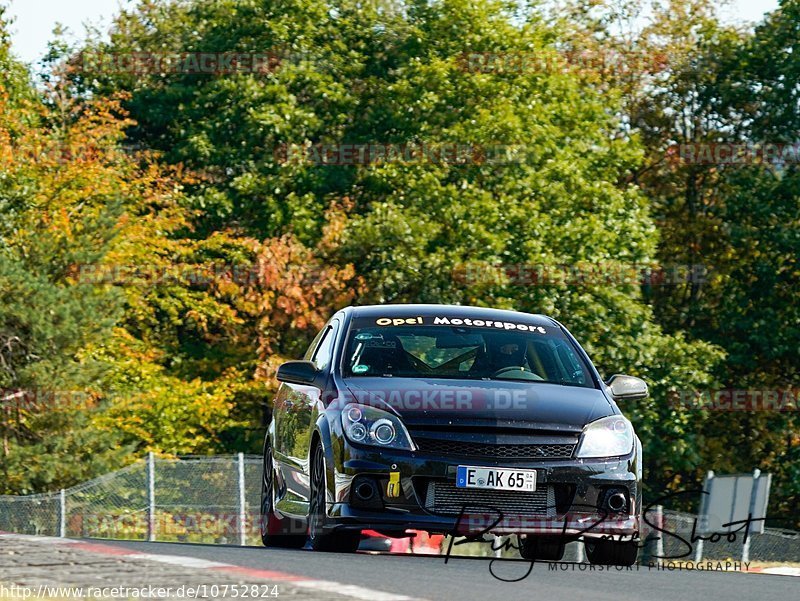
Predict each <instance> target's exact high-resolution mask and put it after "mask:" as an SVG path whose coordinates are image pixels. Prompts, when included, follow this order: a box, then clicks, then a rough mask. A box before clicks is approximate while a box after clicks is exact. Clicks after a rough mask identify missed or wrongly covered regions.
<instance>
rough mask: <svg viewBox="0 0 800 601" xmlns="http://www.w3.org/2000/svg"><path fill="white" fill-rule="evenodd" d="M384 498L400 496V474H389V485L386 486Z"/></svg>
mask: <svg viewBox="0 0 800 601" xmlns="http://www.w3.org/2000/svg"><path fill="white" fill-rule="evenodd" d="M386 496H387V497H399V496H400V472H389V484H387V485H386Z"/></svg>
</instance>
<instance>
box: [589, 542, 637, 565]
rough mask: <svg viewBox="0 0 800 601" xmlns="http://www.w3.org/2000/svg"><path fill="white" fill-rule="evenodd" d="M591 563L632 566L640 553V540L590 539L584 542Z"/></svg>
mask: <svg viewBox="0 0 800 601" xmlns="http://www.w3.org/2000/svg"><path fill="white" fill-rule="evenodd" d="M584 546H585V547H586V558H587V559H588V560H589V563H592V564H595V565H605V566H632V565H633V564H635V563H636V557H637V556H638V555H639V542H638V541H616V540H607V539H594V540H593V539H588V540H586V541H585V542H584Z"/></svg>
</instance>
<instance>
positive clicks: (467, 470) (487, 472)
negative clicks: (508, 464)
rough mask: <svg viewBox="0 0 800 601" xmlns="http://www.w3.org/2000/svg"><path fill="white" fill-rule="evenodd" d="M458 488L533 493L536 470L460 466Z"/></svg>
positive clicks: (457, 475) (457, 473)
mask: <svg viewBox="0 0 800 601" xmlns="http://www.w3.org/2000/svg"><path fill="white" fill-rule="evenodd" d="M456 487H457V488H490V489H493V490H522V491H527V492H532V491H535V490H536V470H513V469H506V468H496V467H471V466H469V465H459V466H458V470H457V471H456Z"/></svg>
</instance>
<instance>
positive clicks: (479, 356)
mask: <svg viewBox="0 0 800 601" xmlns="http://www.w3.org/2000/svg"><path fill="white" fill-rule="evenodd" d="M411 319H414V320H418V323H399V322H401V321H411ZM376 321H379V322H380V321H382V320H380V319H379V320H375V319H360V320H355V322H354V324H353V325H352V326H351V328H350V332H349V335H348V339H347V346H346V355H345V359H344V375H345V377H365V376H369V377H399V378H419V377H422V378H447V379H470V380H517V381H526V382H547V383H556V384H565V385H571V386H583V387H587V388H593V387H594V383H593V381H592V377H591V375H590V372H589V370H588V368H587V366H586V364H585V363H584V361H583V360H582V359H581V357H580V356H579V355H578V353H577V352H576V350H575V347H574V346H573V344H572V342H571V341H570V340H569V339H568V338H567V337H566V336H565V335H564V333H563V332H562V331H561V330H560V329H559V328H558V327H555V326H539V325H535V324H516V323H508V322H494V321H490V320H480V319H474V320H471V319H441V318H440V319H437V320H436V321H437V322H439V323H436V324H435V325H434V324H432V323H428V322H432V321H433V319H432V318H423V317H418V318H410V319H392V318H385V319H384V320H383V322H384V323H385V322H386V321H388V322H389V324H388V325H378V324H376ZM443 321H446V322H447V323H442V322H443ZM453 322H456V324H455V325H454V324H453ZM496 323H497V324H500V325H499V326H495V324H496ZM486 324H490V325H489V326H487V325H486ZM523 328H524V329H523Z"/></svg>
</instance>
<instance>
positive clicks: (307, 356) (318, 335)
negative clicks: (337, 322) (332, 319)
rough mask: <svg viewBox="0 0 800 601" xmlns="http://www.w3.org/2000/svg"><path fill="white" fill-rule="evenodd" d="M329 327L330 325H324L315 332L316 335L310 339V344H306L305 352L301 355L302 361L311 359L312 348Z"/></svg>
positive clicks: (315, 346) (314, 347) (317, 343)
mask: <svg viewBox="0 0 800 601" xmlns="http://www.w3.org/2000/svg"><path fill="white" fill-rule="evenodd" d="M329 328H330V326H325V327H324V328H322V329H321V330H320V331H319V332H317V335H316V336H314V340H312V341H311V344H309V345H308V350H307V351H306V354H305V355H303V361H311V357H312V356H313V355H314V349H316V348H317V346H318V345H319V341H320V340H322V335H323V334H324V333H325V332H327V331H328V329H329Z"/></svg>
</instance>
